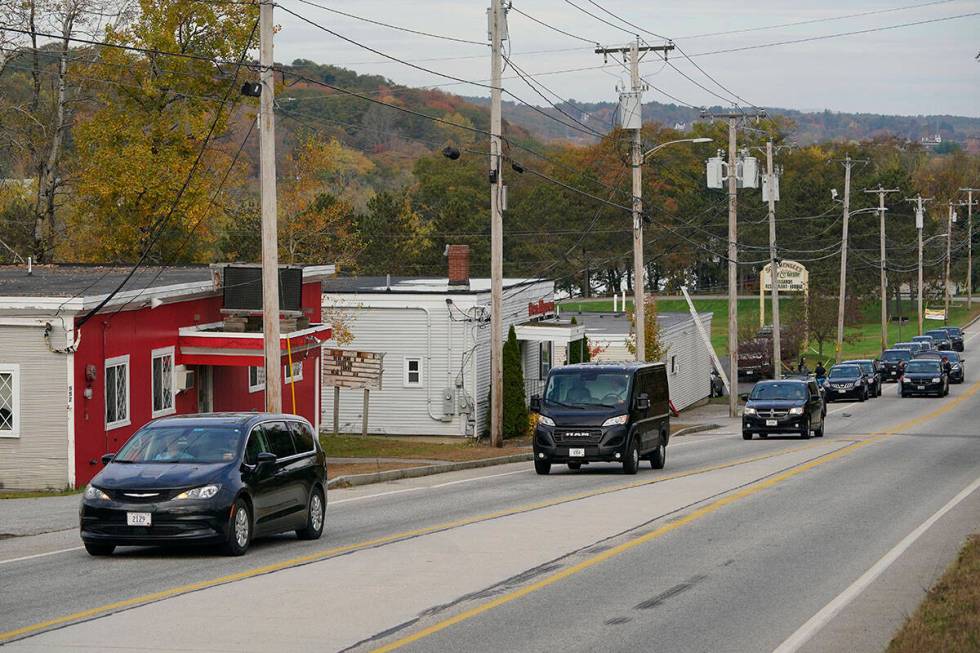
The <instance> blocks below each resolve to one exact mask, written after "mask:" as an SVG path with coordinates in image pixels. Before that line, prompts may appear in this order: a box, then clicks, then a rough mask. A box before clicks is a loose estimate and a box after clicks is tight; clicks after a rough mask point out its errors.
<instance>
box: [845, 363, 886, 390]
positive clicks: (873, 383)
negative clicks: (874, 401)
mask: <svg viewBox="0 0 980 653" xmlns="http://www.w3.org/2000/svg"><path fill="white" fill-rule="evenodd" d="M841 365H858V366H860V367H861V369H862V370H863V371H864V374H865V376H867V377H868V392H869V393H870V395H871V396H872V397H880V396H881V384H882V378H881V368H880V367H879V366H878V361H876V360H871V359H870V358H862V359H859V360H851V361H844V362H843V363H841Z"/></svg>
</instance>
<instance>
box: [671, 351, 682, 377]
mask: <svg viewBox="0 0 980 653" xmlns="http://www.w3.org/2000/svg"><path fill="white" fill-rule="evenodd" d="M680 371H681V368H680V366H679V365H678V364H677V356H676V355H674V356H671V357H670V373H671V374H677V373H678V372H680Z"/></svg>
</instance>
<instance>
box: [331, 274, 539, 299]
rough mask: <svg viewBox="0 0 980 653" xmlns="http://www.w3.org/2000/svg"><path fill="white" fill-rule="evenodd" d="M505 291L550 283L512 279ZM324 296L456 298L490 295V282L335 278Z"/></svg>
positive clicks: (505, 280)
mask: <svg viewBox="0 0 980 653" xmlns="http://www.w3.org/2000/svg"><path fill="white" fill-rule="evenodd" d="M503 281H504V288H517V287H519V286H527V285H531V284H534V283H540V282H546V281H550V280H549V279H536V278H523V279H522V278H513V279H504V280H503ZM323 292H325V293H328V294H329V293H336V294H347V293H350V294H353V293H361V294H377V293H383V294H387V293H399V294H412V295H416V294H433V293H435V294H442V295H447V294H449V295H459V294H473V293H486V292H490V279H487V278H476V279H470V284H469V287H465V286H462V287H453V288H450V287H449V279H448V278H446V277H442V278H435V277H335V278H333V279H324V281H323Z"/></svg>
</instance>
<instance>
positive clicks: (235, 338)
mask: <svg viewBox="0 0 980 653" xmlns="http://www.w3.org/2000/svg"><path fill="white" fill-rule="evenodd" d="M332 336H333V331H332V329H331V328H330V325H329V324H311V325H310V326H309V327H307V328H305V329H300V330H298V331H292V332H289V333H283V334H281V335H280V337H279V350H280V352H281V355H282V356H283V357H285V356H286V355H287V351H291V352H292V355H293V356H296V355H297V354H301V353H303V352H305V351H307V350H309V349H314V348H317V347H320V346H321V345H322V344H323V343H324V342H326V341H327V340H329V339H330V338H331V337H332ZM287 343H288V350H287ZM178 351H179V354H178V362H179V363H181V364H183V365H217V366H235V367H249V366H251V367H261V366H262V365H264V364H265V357H264V351H263V335H262V334H261V333H234V332H229V331H223V330H222V323H221V322H215V323H213V324H200V325H197V326H192V327H184V328H182V329H181V330H180V336H179V338H178Z"/></svg>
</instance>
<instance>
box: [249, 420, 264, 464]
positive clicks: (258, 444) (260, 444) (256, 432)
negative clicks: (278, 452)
mask: <svg viewBox="0 0 980 653" xmlns="http://www.w3.org/2000/svg"><path fill="white" fill-rule="evenodd" d="M268 450H269V447H268V445H266V443H265V437H264V436H263V435H262V429H261V428H258V429H252V434H251V435H249V436H248V443H247V444H246V445H245V464H246V465H256V464H258V462H259V454H260V453H262V452H263V451H268Z"/></svg>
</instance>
